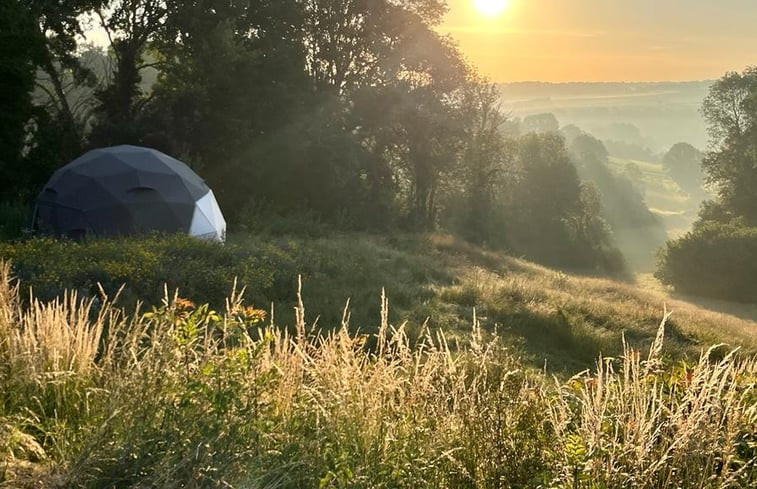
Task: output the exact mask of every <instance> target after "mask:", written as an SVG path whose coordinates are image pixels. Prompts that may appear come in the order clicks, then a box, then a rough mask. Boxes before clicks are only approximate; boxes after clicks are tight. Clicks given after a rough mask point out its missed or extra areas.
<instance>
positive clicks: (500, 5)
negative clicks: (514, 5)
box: [473, 0, 510, 17]
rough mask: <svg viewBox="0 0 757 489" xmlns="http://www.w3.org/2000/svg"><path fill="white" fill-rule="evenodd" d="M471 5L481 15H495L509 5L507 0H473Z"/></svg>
mask: <svg viewBox="0 0 757 489" xmlns="http://www.w3.org/2000/svg"><path fill="white" fill-rule="evenodd" d="M473 5H474V6H475V7H476V10H478V12H479V13H480V14H481V15H484V16H486V17H496V16H498V15H500V14H502V13H503V12H504V11H505V10H507V7H509V6H510V1H509V0H473Z"/></svg>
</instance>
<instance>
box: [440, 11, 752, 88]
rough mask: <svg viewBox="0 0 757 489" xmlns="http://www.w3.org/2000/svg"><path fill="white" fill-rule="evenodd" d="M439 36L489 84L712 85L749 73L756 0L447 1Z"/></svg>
mask: <svg viewBox="0 0 757 489" xmlns="http://www.w3.org/2000/svg"><path fill="white" fill-rule="evenodd" d="M448 3H449V6H450V12H449V14H448V15H447V18H446V20H445V22H444V24H443V25H442V26H441V27H440V31H442V32H444V33H447V34H449V35H451V36H452V37H453V38H454V39H455V40H456V41H457V42H458V43H459V46H460V49H461V51H462V52H463V54H464V55H465V56H466V57H467V58H468V59H469V61H470V62H471V63H472V64H473V65H474V66H476V67H477V68H478V69H479V71H480V72H481V73H482V74H484V75H487V76H488V77H489V78H491V80H492V81H495V82H504V81H522V80H541V81H553V82H559V81H660V80H701V79H714V78H719V77H720V76H722V75H723V73H725V72H726V71H733V70H738V71H741V70H743V69H744V68H745V67H746V66H747V65H750V64H757V0H510V7H509V9H508V10H507V11H506V12H505V13H504V14H503V15H501V16H500V17H497V18H490V19H487V18H485V17H484V16H482V15H481V14H480V13H478V12H477V11H476V10H475V8H474V7H473V3H474V2H473V0H448Z"/></svg>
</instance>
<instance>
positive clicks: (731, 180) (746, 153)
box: [702, 67, 757, 224]
mask: <svg viewBox="0 0 757 489" xmlns="http://www.w3.org/2000/svg"><path fill="white" fill-rule="evenodd" d="M702 112H703V114H704V116H705V118H706V120H707V125H708V132H709V135H710V147H709V150H708V151H707V152H706V153H705V157H704V160H703V161H702V165H703V168H704V170H705V171H706V172H707V181H708V182H709V183H711V184H713V185H714V186H715V188H716V190H717V191H718V197H719V202H718V206H719V207H721V209H722V212H717V213H714V212H713V213H710V214H711V215H715V214H720V215H733V216H736V217H742V218H744V219H746V220H747V222H749V223H751V224H757V67H749V68H747V69H746V70H744V72H743V73H728V74H726V75H725V76H724V77H723V78H721V79H720V80H718V81H717V82H716V83H715V84H714V85H713V86H712V88H710V92H709V94H708V95H707V98H706V99H705V101H704V105H703V108H702Z"/></svg>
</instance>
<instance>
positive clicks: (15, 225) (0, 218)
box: [0, 202, 31, 240]
mask: <svg viewBox="0 0 757 489" xmlns="http://www.w3.org/2000/svg"><path fill="white" fill-rule="evenodd" d="M30 214H31V213H30V209H29V207H28V206H27V205H24V204H17V203H13V202H0V240H8V239H17V238H20V237H21V236H22V235H23V233H24V230H25V229H26V228H27V227H28V226H29V220H30Z"/></svg>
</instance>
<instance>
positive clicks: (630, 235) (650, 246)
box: [570, 134, 667, 269]
mask: <svg viewBox="0 0 757 489" xmlns="http://www.w3.org/2000/svg"><path fill="white" fill-rule="evenodd" d="M570 153H571V157H572V158H573V161H574V162H575V163H576V168H577V169H578V173H579V175H580V176H581V178H582V179H583V180H584V181H586V182H589V183H591V184H592V185H593V186H594V187H595V188H596V190H597V192H598V195H599V199H600V202H601V215H602V216H603V217H604V218H605V220H606V221H607V224H608V225H609V226H610V228H611V229H612V231H613V233H614V235H615V236H616V238H617V242H618V246H619V248H620V249H621V251H622V252H623V254H624V256H625V257H626V259H627V260H628V262H629V264H631V265H632V266H634V267H635V268H637V269H638V268H644V269H646V268H649V267H653V266H654V263H655V252H656V250H657V249H658V248H659V246H660V245H662V244H663V243H664V242H665V240H666V239H667V234H666V232H665V229H664V227H663V225H662V222H661V221H660V220H659V219H658V218H657V217H656V216H655V215H654V214H653V213H652V212H651V211H650V210H649V208H648V207H647V204H646V203H645V202H644V195H643V194H642V192H641V191H640V190H639V188H637V186H636V185H634V182H633V180H631V178H629V176H628V174H629V171H630V172H632V171H633V167H630V168H629V169H628V170H627V171H626V172H625V174H620V175H618V174H615V173H613V172H612V171H611V170H610V167H609V166H608V160H607V159H608V151H607V149H606V148H605V145H604V144H603V143H602V141H600V140H598V139H596V138H595V137H593V136H590V135H588V134H582V135H580V136H578V137H577V138H576V139H575V140H574V141H573V144H572V145H571V147H570ZM636 170H637V171H640V170H638V168H636Z"/></svg>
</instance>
